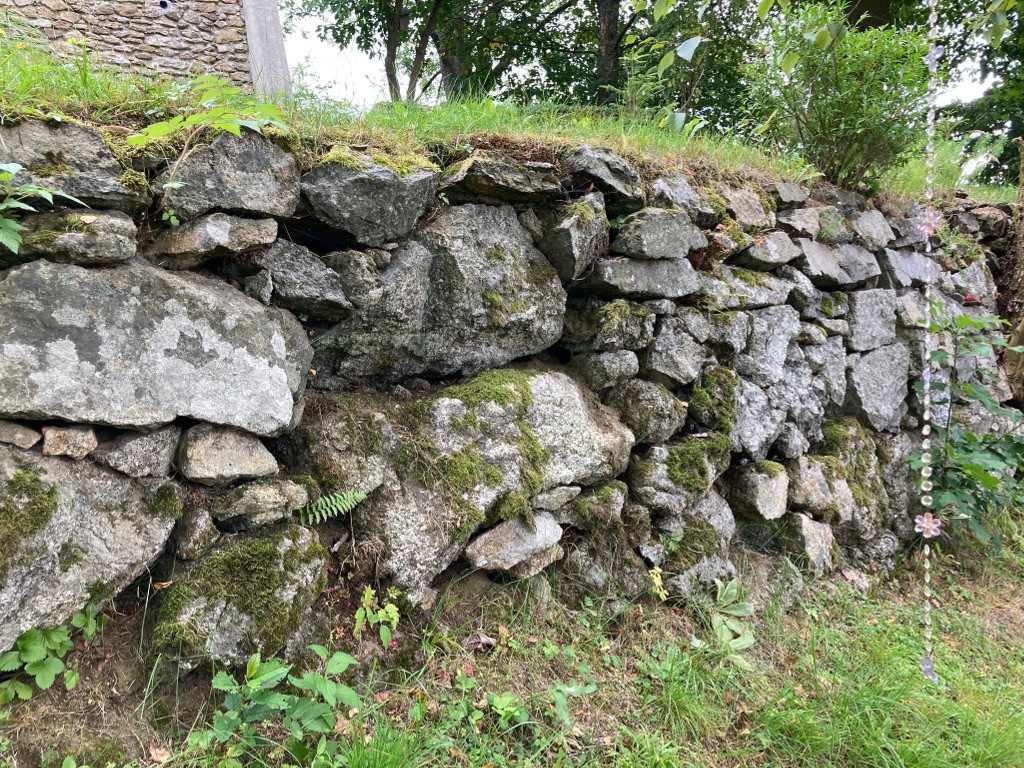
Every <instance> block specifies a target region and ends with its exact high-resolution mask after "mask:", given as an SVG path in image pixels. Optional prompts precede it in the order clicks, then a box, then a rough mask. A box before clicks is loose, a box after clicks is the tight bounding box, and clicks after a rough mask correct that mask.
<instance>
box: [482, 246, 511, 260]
mask: <svg viewBox="0 0 1024 768" xmlns="http://www.w3.org/2000/svg"><path fill="white" fill-rule="evenodd" d="M486 256H487V258H488V259H490V260H491V261H505V259H507V258H508V251H506V250H505V249H504V248H503V247H502V246H500V245H492V246H491V247H490V248H488V249H487V253H486Z"/></svg>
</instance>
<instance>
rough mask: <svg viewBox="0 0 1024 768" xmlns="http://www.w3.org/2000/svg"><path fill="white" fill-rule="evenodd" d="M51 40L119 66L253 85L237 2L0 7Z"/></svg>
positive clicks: (61, 1) (54, 0)
mask: <svg viewBox="0 0 1024 768" xmlns="http://www.w3.org/2000/svg"><path fill="white" fill-rule="evenodd" d="M0 7H7V8H11V9H12V10H14V11H16V12H17V13H18V15H19V16H22V17H24V18H25V19H27V20H28V21H29V23H31V24H32V25H33V26H35V27H37V28H38V29H40V30H41V31H42V32H43V33H45V34H46V36H47V37H49V38H50V39H51V40H53V41H54V42H57V43H63V42H67V41H71V40H79V41H80V40H88V43H89V47H90V50H91V51H92V52H93V53H95V54H97V55H99V56H100V57H102V58H103V59H105V60H106V61H108V62H110V63H111V64H116V65H118V66H122V67H126V68H128V69H141V70H147V71H150V72H154V73H158V74H169V75H187V74H194V73H197V72H199V73H203V74H212V73H217V74H220V75H224V76H227V77H228V78H230V79H231V80H232V81H234V82H236V83H239V84H247V83H249V82H250V81H251V73H250V66H249V48H248V44H247V42H246V32H245V22H244V20H243V16H242V0H216V1H214V0H163V2H161V0H2V1H0Z"/></svg>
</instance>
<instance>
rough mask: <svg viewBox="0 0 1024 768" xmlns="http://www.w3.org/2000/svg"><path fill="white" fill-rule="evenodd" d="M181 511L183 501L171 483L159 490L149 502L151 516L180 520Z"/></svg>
mask: <svg viewBox="0 0 1024 768" xmlns="http://www.w3.org/2000/svg"><path fill="white" fill-rule="evenodd" d="M181 510H182V504H181V499H180V498H178V489H177V488H175V487H174V486H173V485H171V484H170V483H165V484H164V485H161V486H160V487H159V488H157V489H156V493H154V494H153V498H152V499H150V502H149V514H150V515H152V516H153V517H170V518H173V519H174V520H180V519H181Z"/></svg>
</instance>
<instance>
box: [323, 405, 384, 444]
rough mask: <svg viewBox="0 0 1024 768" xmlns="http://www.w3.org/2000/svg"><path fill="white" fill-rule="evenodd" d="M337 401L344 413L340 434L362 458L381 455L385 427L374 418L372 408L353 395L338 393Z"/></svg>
mask: <svg viewBox="0 0 1024 768" xmlns="http://www.w3.org/2000/svg"><path fill="white" fill-rule="evenodd" d="M335 401H336V403H337V404H338V406H339V408H340V411H341V414H342V417H341V419H340V420H339V421H340V423H339V425H338V436H339V437H341V438H342V439H343V440H344V441H345V442H346V443H347V444H348V445H349V447H350V448H351V449H352V451H353V453H355V454H356V455H358V456H359V457H361V458H366V457H367V456H377V455H379V454H380V453H381V452H382V451H383V450H384V429H383V427H382V425H381V424H380V422H379V421H378V419H375V418H373V413H372V409H371V408H369V407H367V404H366V403H364V402H362V401H361V400H359V399H358V398H355V397H352V396H351V395H345V394H339V395H336V396H335Z"/></svg>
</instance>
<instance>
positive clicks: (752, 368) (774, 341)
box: [735, 306, 801, 387]
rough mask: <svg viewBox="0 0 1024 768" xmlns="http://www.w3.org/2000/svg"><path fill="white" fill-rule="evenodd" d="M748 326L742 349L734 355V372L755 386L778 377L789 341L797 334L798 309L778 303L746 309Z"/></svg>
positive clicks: (767, 382)
mask: <svg viewBox="0 0 1024 768" xmlns="http://www.w3.org/2000/svg"><path fill="white" fill-rule="evenodd" d="M750 318H751V328H750V336H749V340H748V342H747V346H746V349H745V350H744V352H743V353H742V354H740V355H737V357H736V362H735V368H736V372H737V373H738V374H739V375H740V376H742V377H744V378H747V379H749V380H750V381H751V382H753V383H754V384H757V385H759V386H762V387H764V386H769V385H771V384H774V383H775V382H777V381H780V380H781V379H782V376H783V368H784V367H785V364H786V357H787V355H788V354H789V345H790V343H791V342H792V341H793V340H794V339H796V337H797V336H799V335H800V330H801V328H800V313H799V312H797V311H796V310H795V309H793V307H790V306H780V307H768V308H766V309H759V310H756V311H754V312H751V313H750Z"/></svg>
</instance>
